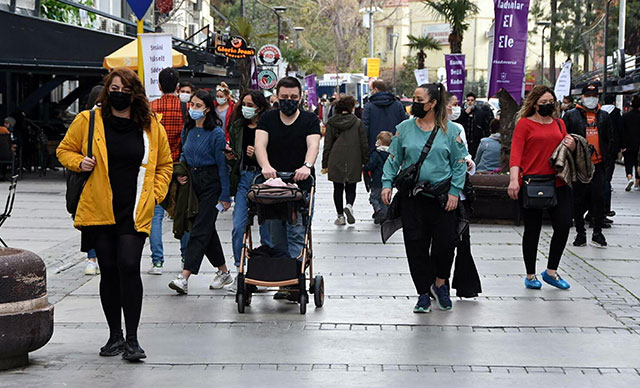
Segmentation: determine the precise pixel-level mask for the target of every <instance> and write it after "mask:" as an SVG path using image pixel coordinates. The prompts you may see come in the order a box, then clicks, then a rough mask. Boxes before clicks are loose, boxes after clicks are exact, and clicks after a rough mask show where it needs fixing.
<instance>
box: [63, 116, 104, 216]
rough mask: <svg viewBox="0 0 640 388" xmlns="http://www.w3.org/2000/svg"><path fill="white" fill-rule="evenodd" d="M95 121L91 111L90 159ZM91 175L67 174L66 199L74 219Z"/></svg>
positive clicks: (88, 147) (82, 173)
mask: <svg viewBox="0 0 640 388" xmlns="http://www.w3.org/2000/svg"><path fill="white" fill-rule="evenodd" d="M95 120H96V112H95V111H94V110H91V111H90V112H89V144H88V145H87V157H89V158H91V157H92V156H93V127H94V125H95ZM89 175H91V171H83V172H75V171H69V172H68V174H67V192H66V194H65V199H66V202H67V211H68V212H69V213H70V214H71V217H72V218H75V216H76V211H77V210H78V203H79V202H80V195H82V190H83V189H84V185H85V184H86V183H87V180H88V179H89Z"/></svg>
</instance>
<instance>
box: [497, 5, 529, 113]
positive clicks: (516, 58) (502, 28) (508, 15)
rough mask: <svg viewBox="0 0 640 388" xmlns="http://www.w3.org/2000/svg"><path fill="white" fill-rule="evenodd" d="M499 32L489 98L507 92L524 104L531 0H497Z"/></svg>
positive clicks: (517, 101)
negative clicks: (503, 91)
mask: <svg viewBox="0 0 640 388" xmlns="http://www.w3.org/2000/svg"><path fill="white" fill-rule="evenodd" d="M494 5H495V20H496V22H495V30H494V35H493V55H492V58H491V73H490V76H489V96H490V97H492V96H495V94H496V93H497V92H498V90H500V89H503V88H504V89H506V90H507V91H508V92H509V93H510V94H511V96H512V97H513V98H514V100H516V103H518V104H519V103H520V101H521V100H522V96H523V93H524V88H523V86H524V70H525V59H526V51H527V37H528V17H529V0H494Z"/></svg>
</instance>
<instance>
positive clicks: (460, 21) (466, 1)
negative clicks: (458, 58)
mask: <svg viewBox="0 0 640 388" xmlns="http://www.w3.org/2000/svg"><path fill="white" fill-rule="evenodd" d="M423 3H424V5H425V7H426V8H427V9H428V10H429V11H431V13H432V14H433V15H434V16H436V17H438V18H440V19H443V20H444V21H446V22H447V23H449V24H450V25H451V33H450V34H449V45H450V47H451V53H452V54H460V53H462V38H463V36H464V32H465V31H467V29H468V28H469V20H470V19H471V17H472V16H473V15H476V14H477V13H478V12H479V9H478V6H477V5H476V3H475V2H474V1H473V0H423Z"/></svg>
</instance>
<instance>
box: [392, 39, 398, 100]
mask: <svg viewBox="0 0 640 388" xmlns="http://www.w3.org/2000/svg"><path fill="white" fill-rule="evenodd" d="M391 37H393V38H396V43H395V44H394V45H393V94H394V95H395V94H396V93H397V89H396V49H397V48H398V40H400V34H398V33H397V32H394V33H393V34H391Z"/></svg>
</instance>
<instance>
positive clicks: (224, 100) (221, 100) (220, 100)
mask: <svg viewBox="0 0 640 388" xmlns="http://www.w3.org/2000/svg"><path fill="white" fill-rule="evenodd" d="M216 102H217V103H218V105H224V104H226V103H227V98H226V97H216Z"/></svg>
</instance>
